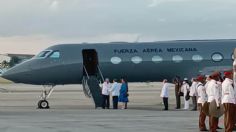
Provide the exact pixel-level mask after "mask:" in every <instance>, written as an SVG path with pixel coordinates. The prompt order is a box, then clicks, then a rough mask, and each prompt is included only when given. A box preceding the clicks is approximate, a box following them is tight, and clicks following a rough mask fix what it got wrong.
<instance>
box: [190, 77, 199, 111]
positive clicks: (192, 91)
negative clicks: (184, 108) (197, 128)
mask: <svg viewBox="0 0 236 132" xmlns="http://www.w3.org/2000/svg"><path fill="white" fill-rule="evenodd" d="M191 81H192V85H191V87H190V93H189V95H190V97H191V98H192V102H193V109H192V111H196V110H197V84H198V83H197V81H196V78H193V79H192V80H191Z"/></svg>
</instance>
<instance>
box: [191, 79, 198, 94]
mask: <svg viewBox="0 0 236 132" xmlns="http://www.w3.org/2000/svg"><path fill="white" fill-rule="evenodd" d="M197 85H198V83H197V82H195V81H193V83H192V85H191V87H190V93H189V95H190V96H197Z"/></svg>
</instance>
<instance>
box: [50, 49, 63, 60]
mask: <svg viewBox="0 0 236 132" xmlns="http://www.w3.org/2000/svg"><path fill="white" fill-rule="evenodd" d="M60 55H61V54H60V52H59V51H54V52H53V53H52V54H51V55H50V58H54V59H58V58H60Z"/></svg>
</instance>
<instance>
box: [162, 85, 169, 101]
mask: <svg viewBox="0 0 236 132" xmlns="http://www.w3.org/2000/svg"><path fill="white" fill-rule="evenodd" d="M160 96H161V97H162V98H163V97H166V98H168V97H169V84H168V83H164V84H163V87H162V90H161V95H160Z"/></svg>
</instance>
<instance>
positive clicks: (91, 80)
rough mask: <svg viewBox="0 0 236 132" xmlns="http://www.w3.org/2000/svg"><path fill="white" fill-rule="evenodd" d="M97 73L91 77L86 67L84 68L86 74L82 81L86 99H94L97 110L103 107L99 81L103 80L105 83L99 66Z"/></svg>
mask: <svg viewBox="0 0 236 132" xmlns="http://www.w3.org/2000/svg"><path fill="white" fill-rule="evenodd" d="M97 71H98V72H97V74H95V75H89V74H88V72H87V70H86V67H85V66H84V72H85V74H84V76H83V80H82V85H83V91H84V94H85V96H86V97H89V98H93V101H94V104H95V108H98V107H102V91H101V87H100V86H99V84H100V81H99V80H100V79H102V81H104V78H103V75H102V72H101V70H100V68H99V66H97Z"/></svg>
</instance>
